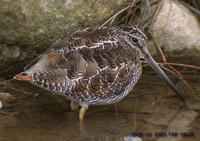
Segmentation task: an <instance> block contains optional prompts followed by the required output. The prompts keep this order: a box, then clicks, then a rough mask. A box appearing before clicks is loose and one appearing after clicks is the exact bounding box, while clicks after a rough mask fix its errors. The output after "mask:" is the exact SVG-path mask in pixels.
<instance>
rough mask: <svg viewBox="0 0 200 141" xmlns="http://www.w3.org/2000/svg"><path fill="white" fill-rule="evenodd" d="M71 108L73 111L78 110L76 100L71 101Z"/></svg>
mask: <svg viewBox="0 0 200 141" xmlns="http://www.w3.org/2000/svg"><path fill="white" fill-rule="evenodd" d="M70 108H71V110H73V111H78V103H76V102H75V101H71V103H70Z"/></svg>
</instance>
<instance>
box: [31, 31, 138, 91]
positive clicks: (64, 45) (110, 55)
mask: <svg viewBox="0 0 200 141" xmlns="http://www.w3.org/2000/svg"><path fill="white" fill-rule="evenodd" d="M136 59H137V58H136V55H134V51H131V50H130V49H129V48H128V47H127V45H126V43H125V42H124V41H123V40H122V39H121V37H120V35H118V33H117V32H115V31H114V30H110V29H107V28H100V29H98V28H97V29H93V28H87V29H85V30H81V31H77V32H75V33H73V34H72V35H70V36H67V37H65V38H64V39H62V40H60V41H59V42H57V43H55V44H54V45H52V47H50V48H49V49H48V50H47V51H46V52H45V53H44V54H42V55H41V56H40V57H39V59H38V61H37V62H36V63H35V65H33V66H31V67H30V69H29V70H28V71H27V72H45V75H41V76H39V78H38V77H37V79H45V78H44V77H46V79H49V80H53V81H56V82H61V83H62V82H64V81H66V78H67V80H69V81H70V82H72V81H73V86H72V87H73V90H74V91H79V93H80V91H84V90H86V89H90V91H91V92H94V93H99V94H100V93H101V91H105V90H106V89H107V90H108V85H109V84H115V82H118V84H119V85H122V84H123V83H125V82H126V81H125V80H128V77H129V73H130V69H131V68H130V67H131V66H132V65H133V64H134V63H137V61H136ZM48 74H49V75H48ZM79 80H81V81H79ZM82 80H84V81H82ZM74 82H78V83H74ZM120 83H121V84H120ZM100 87H101V88H100ZM115 87H117V86H115ZM104 89H105V90H104ZM110 90H112V89H110ZM71 91H72V90H71ZM74 93H75V92H74Z"/></svg>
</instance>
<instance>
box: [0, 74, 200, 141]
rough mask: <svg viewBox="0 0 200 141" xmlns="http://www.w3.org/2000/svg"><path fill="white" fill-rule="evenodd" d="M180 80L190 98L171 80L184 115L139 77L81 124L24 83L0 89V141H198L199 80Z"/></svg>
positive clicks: (57, 100)
mask: <svg viewBox="0 0 200 141" xmlns="http://www.w3.org/2000/svg"><path fill="white" fill-rule="evenodd" d="M185 77H186V78H185V79H186V80H188V82H189V84H190V85H191V86H192V87H193V88H194V89H195V91H196V95H195V94H192V92H191V91H190V89H189V88H187V87H186V86H185V85H184V84H183V83H182V82H181V81H177V79H174V80H175V82H176V84H177V87H178V89H179V90H181V92H182V93H184V94H185V95H186V96H187V106H188V107H189V108H190V109H187V108H185V107H184V106H183V103H182V102H181V101H180V100H179V99H178V98H177V97H175V96H173V92H172V91H171V90H170V89H169V88H168V87H167V86H166V85H165V84H164V83H163V82H162V81H161V80H160V79H159V78H158V77H157V76H156V75H142V78H141V79H140V81H139V82H138V84H137V85H136V86H135V88H134V89H133V91H132V92H131V93H130V94H129V95H128V96H127V97H126V98H125V99H123V100H122V101H121V102H119V103H116V104H113V105H108V106H91V107H89V110H88V111H87V113H86V117H85V121H84V123H82V124H80V123H79V119H78V113H77V112H74V111H71V110H70V108H69V101H67V100H66V99H65V98H63V97H61V96H55V95H52V94H50V93H48V92H46V91H43V90H41V89H39V88H37V87H35V86H32V85H30V84H28V83H25V82H18V81H12V83H9V84H8V85H7V86H4V85H0V92H1V93H0V100H1V101H2V102H3V107H2V109H1V110H0V141H47V140H48V141H115V140H116V141H124V140H125V141H139V140H136V138H134V136H136V135H137V136H139V137H140V138H141V139H142V140H143V141H168V140H171V141H178V140H182V141H195V140H198V139H199V138H200V102H199V101H198V100H197V99H198V97H200V77H199V76H198V75H185ZM2 92H7V93H9V94H8V95H7V96H3V95H4V94H5V93H2Z"/></svg>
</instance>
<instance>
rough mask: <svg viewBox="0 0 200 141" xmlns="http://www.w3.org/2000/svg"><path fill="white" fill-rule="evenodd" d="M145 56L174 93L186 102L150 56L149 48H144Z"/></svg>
mask: <svg viewBox="0 0 200 141" xmlns="http://www.w3.org/2000/svg"><path fill="white" fill-rule="evenodd" d="M142 52H143V54H144V55H145V59H146V61H147V63H148V64H149V65H150V66H151V67H152V68H153V69H154V71H155V72H156V73H157V74H158V75H159V76H160V77H161V78H162V79H163V80H164V81H165V82H166V83H167V85H168V86H169V87H170V88H171V89H172V90H173V91H174V93H175V94H176V95H177V96H178V97H179V98H180V99H181V100H185V98H184V97H183V95H182V94H181V93H180V92H178V90H177V89H176V87H175V86H174V84H173V83H172V81H171V80H170V79H169V78H168V77H167V75H166V74H165V73H164V71H163V70H162V69H161V68H160V67H159V66H158V64H157V63H156V62H155V60H154V59H153V58H152V56H151V55H150V53H149V51H148V50H147V48H143V51H142Z"/></svg>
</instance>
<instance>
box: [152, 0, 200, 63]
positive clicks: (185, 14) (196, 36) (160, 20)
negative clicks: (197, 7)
mask: <svg viewBox="0 0 200 141" xmlns="http://www.w3.org/2000/svg"><path fill="white" fill-rule="evenodd" d="M150 30H151V33H152V36H153V38H154V39H155V41H156V42H157V43H158V45H159V46H160V47H161V48H163V49H164V50H165V51H166V52H168V56H169V57H170V59H172V60H174V61H176V62H182V63H190V64H191V63H193V64H196V65H200V56H199V54H200V23H199V19H198V18H197V16H196V15H195V14H194V13H192V12H191V11H190V10H189V9H188V8H186V7H185V6H184V5H182V4H181V3H180V2H179V1H176V0H163V1H162V5H161V8H160V10H159V13H158V15H157V16H156V18H155V22H154V23H153V24H152V26H151V29H150Z"/></svg>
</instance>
